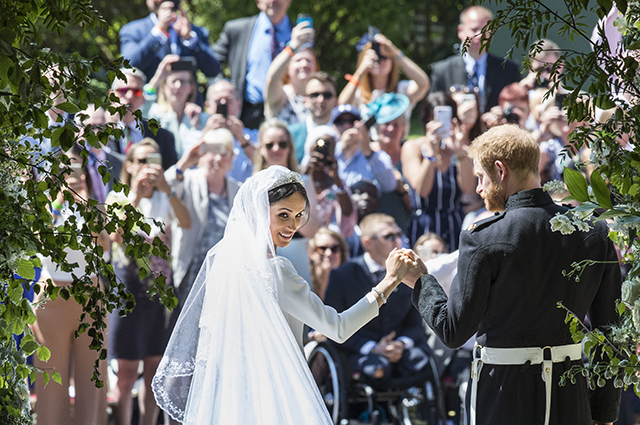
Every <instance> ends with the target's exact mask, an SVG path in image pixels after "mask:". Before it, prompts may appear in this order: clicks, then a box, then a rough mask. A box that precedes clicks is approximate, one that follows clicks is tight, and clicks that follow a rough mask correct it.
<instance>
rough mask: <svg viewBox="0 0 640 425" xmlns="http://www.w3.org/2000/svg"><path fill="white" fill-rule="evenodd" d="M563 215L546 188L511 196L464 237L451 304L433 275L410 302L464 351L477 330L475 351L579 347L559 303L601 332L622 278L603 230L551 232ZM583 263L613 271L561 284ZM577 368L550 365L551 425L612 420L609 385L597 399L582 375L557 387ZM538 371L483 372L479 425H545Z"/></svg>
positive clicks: (504, 368) (591, 270)
mask: <svg viewBox="0 0 640 425" xmlns="http://www.w3.org/2000/svg"><path fill="white" fill-rule="evenodd" d="M565 211H566V208H564V207H560V206H557V205H556V204H554V203H553V201H552V199H551V197H550V196H549V195H548V194H547V193H545V192H543V191H542V189H532V190H525V191H521V192H518V193H516V194H514V195H512V196H510V197H509V199H508V200H507V203H506V210H505V211H504V212H502V213H500V214H497V215H496V216H494V217H490V218H488V219H486V220H483V221H480V222H478V223H477V224H476V225H474V226H471V227H470V228H469V229H467V230H466V231H463V232H462V234H461V237H460V257H459V262H458V275H457V276H456V278H455V279H454V281H453V284H452V286H451V293H450V296H449V297H448V298H447V295H446V294H445V292H444V291H443V290H442V288H441V287H440V285H439V284H438V282H437V281H436V279H435V278H434V277H433V276H431V275H425V276H422V277H421V278H420V280H419V281H418V282H417V283H416V286H415V289H414V292H413V300H412V301H413V304H414V306H415V307H416V308H417V309H418V310H419V311H420V313H421V315H422V317H423V318H424V319H425V320H426V322H427V323H428V324H429V326H430V327H431V328H432V329H433V330H434V331H435V332H436V334H437V335H438V336H439V338H440V339H441V340H442V341H443V342H444V343H445V344H446V345H447V346H449V347H458V346H460V345H462V344H463V343H464V342H465V341H466V340H467V339H468V338H469V337H470V336H472V335H473V334H474V333H476V332H477V343H478V345H480V346H484V347H492V348H493V347H496V348H513V347H546V346H562V345H567V344H573V341H572V339H571V335H570V332H569V329H568V325H566V324H565V321H564V319H565V315H566V312H565V311H564V310H562V309H559V308H558V306H557V303H558V301H562V302H563V304H564V305H565V306H567V307H568V308H569V309H571V311H573V312H574V313H575V314H576V315H577V316H578V317H581V318H582V317H585V315H588V316H589V321H590V322H591V324H592V326H593V327H598V328H599V329H602V330H604V328H606V325H607V324H610V323H613V322H615V321H616V320H617V319H618V315H617V312H616V308H615V301H616V299H619V298H620V287H621V276H620V269H619V266H618V264H617V263H616V261H617V257H616V253H615V249H614V246H613V243H612V242H611V240H609V238H608V229H607V226H606V225H605V224H604V223H602V222H598V223H596V224H595V228H594V229H592V230H590V231H588V232H581V231H575V232H573V233H572V234H570V235H562V234H561V233H560V232H553V231H551V225H550V224H549V220H550V219H551V218H552V217H554V216H555V215H556V214H557V213H563V212H565ZM585 259H593V260H606V261H611V262H612V263H609V264H603V263H599V264H595V265H592V266H588V267H586V268H585V269H584V270H583V271H582V274H580V277H579V281H576V279H575V276H576V275H574V276H572V277H570V278H569V277H565V276H563V273H562V272H563V270H564V271H567V272H570V271H571V270H572V266H571V264H572V263H573V262H579V261H581V260H585ZM578 350H579V348H578ZM563 358H564V357H563ZM578 358H579V353H578ZM574 364H580V361H579V360H578V361H571V360H570V359H568V358H564V361H562V362H560V363H554V364H553V367H552V375H553V376H552V380H551V383H552V386H551V387H550V388H551V400H552V401H551V404H550V421H549V423H550V424H557V425H567V424H580V425H582V424H584V425H591V424H592V418H593V420H597V421H602V422H613V421H615V420H616V418H617V414H618V406H619V400H620V391H619V390H616V389H615V388H613V385H611V383H610V382H609V383H608V384H607V385H606V386H605V387H604V388H598V389H597V390H596V391H594V392H593V393H592V394H590V393H589V390H588V389H587V385H586V381H585V379H584V378H582V377H580V378H579V379H578V382H577V383H576V384H574V385H572V384H571V383H568V384H567V385H565V386H564V387H559V386H558V380H559V377H560V375H561V374H562V373H563V372H564V371H566V370H568V369H569V368H570V367H571V365H574ZM541 372H542V366H541V364H531V363H526V362H525V364H518V365H496V364H484V365H483V367H482V370H481V372H480V374H479V376H480V379H479V381H478V384H477V385H478V387H477V402H476V412H477V413H476V423H477V424H479V425H480V424H492V425H497V424H509V425H511V424H519V425H526V424H531V425H534V424H535V425H542V424H544V422H545V414H546V395H545V394H546V393H545V391H546V387H545V382H544V381H543V379H542V378H541ZM469 388H472V381H470V383H469ZM470 393H471V391H467V409H466V410H467V415H469V410H470V409H469V404H470V396H471V394H470ZM467 419H468V418H467ZM467 423H469V422H467Z"/></svg>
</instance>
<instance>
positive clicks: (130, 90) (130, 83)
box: [107, 68, 178, 170]
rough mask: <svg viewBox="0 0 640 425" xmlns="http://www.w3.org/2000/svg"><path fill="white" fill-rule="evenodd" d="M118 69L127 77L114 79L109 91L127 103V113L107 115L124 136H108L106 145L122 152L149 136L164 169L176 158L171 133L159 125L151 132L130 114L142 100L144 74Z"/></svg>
mask: <svg viewBox="0 0 640 425" xmlns="http://www.w3.org/2000/svg"><path fill="white" fill-rule="evenodd" d="M120 71H121V72H122V73H123V74H124V75H125V78H126V80H120V79H115V80H113V84H112V85H111V90H110V93H113V94H115V95H116V97H117V98H118V99H119V101H120V103H121V104H122V105H126V106H127V113H126V114H125V115H124V116H123V117H120V116H119V115H117V114H116V115H110V116H108V118H107V119H108V121H110V122H117V123H118V124H119V125H120V126H121V128H122V129H123V130H124V136H123V137H122V138H120V140H114V139H112V140H110V141H109V143H108V144H107V149H110V150H111V151H113V152H116V153H118V154H120V155H123V156H124V155H125V154H126V153H127V151H128V150H129V148H130V147H131V146H132V145H133V144H134V143H138V142H139V141H141V140H142V139H143V138H145V137H150V138H152V139H153V140H154V141H155V142H156V143H157V144H158V146H159V147H160V155H162V168H164V169H165V170H166V169H168V168H169V167H171V166H172V165H173V164H175V163H176V162H177V161H178V154H177V153H176V145H175V139H174V137H173V134H172V133H171V132H169V131H167V130H164V129H162V128H160V129H158V133H157V134H153V132H152V131H151V130H149V124H148V122H147V121H146V120H142V122H141V123H138V121H137V120H136V119H135V116H134V115H133V112H135V111H137V110H139V109H140V108H142V106H143V105H144V103H145V98H144V96H143V87H144V83H145V82H146V80H147V77H146V76H145V75H144V73H143V72H142V71H140V70H139V69H136V68H133V69H125V68H123V69H121V70H120Z"/></svg>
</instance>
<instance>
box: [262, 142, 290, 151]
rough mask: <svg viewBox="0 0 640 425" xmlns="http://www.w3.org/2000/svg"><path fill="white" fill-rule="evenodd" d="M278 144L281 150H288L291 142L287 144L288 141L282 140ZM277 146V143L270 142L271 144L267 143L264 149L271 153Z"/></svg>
mask: <svg viewBox="0 0 640 425" xmlns="http://www.w3.org/2000/svg"><path fill="white" fill-rule="evenodd" d="M277 143H278V147H279V148H280V149H287V148H288V147H289V142H287V141H286V140H280V141H279V142H277ZM275 145H276V142H269V143H265V144H264V147H265V148H267V150H268V151H270V150H271V149H273V147H274V146H275Z"/></svg>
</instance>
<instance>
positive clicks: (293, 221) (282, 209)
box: [269, 192, 306, 248]
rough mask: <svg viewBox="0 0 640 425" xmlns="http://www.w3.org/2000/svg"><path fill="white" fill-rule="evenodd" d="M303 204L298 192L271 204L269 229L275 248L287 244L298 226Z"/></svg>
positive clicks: (302, 212) (302, 198) (303, 209)
mask: <svg viewBox="0 0 640 425" xmlns="http://www.w3.org/2000/svg"><path fill="white" fill-rule="evenodd" d="M305 206H306V202H305V199H304V196H302V194H301V193H299V192H295V193H293V194H292V195H291V196H289V197H288V198H284V199H282V200H280V201H278V202H275V203H273V204H271V206H270V211H269V212H270V224H269V230H270V231H271V238H272V239H273V244H274V245H275V246H276V248H277V247H280V248H284V247H285V246H287V245H289V243H290V242H291V239H292V238H293V234H294V233H295V232H296V230H298V228H299V227H300V224H301V222H302V218H303V217H304V211H305Z"/></svg>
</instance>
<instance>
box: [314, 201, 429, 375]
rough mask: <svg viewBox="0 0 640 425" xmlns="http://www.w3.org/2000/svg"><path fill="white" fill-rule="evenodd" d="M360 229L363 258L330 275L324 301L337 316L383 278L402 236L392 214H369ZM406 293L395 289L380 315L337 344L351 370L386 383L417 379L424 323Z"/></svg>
mask: <svg viewBox="0 0 640 425" xmlns="http://www.w3.org/2000/svg"><path fill="white" fill-rule="evenodd" d="M360 229H361V231H362V236H361V240H362V246H363V247H364V251H365V253H364V255H362V256H360V257H356V258H354V259H352V260H350V261H348V262H347V263H344V264H343V265H342V266H340V267H339V268H338V269H336V270H334V271H332V272H331V275H330V277H329V286H328V287H327V292H326V295H325V303H326V304H327V305H330V306H333V307H334V308H335V309H336V310H337V311H338V312H341V311H344V310H346V309H347V308H348V307H349V306H350V305H351V304H349V303H353V302H354V300H356V301H357V300H358V299H359V298H361V297H362V296H363V295H364V294H366V293H367V292H368V291H370V290H371V287H373V286H375V285H376V284H377V283H378V282H380V280H382V278H383V277H384V274H385V260H386V258H387V256H388V255H389V253H390V252H391V251H393V250H394V249H397V248H401V247H402V237H403V235H402V232H401V231H400V228H399V227H398V225H397V224H396V222H395V220H394V219H393V217H391V216H388V215H386V214H379V213H374V214H369V215H367V216H365V217H364V218H363V219H362V221H361V222H360ZM407 289H408V288H405V287H404V285H401V286H399V287H398V288H397V289H396V291H395V292H394V294H393V297H390V298H389V301H388V302H387V305H386V306H385V307H383V308H381V309H380V314H379V316H378V317H376V318H375V319H373V320H372V321H371V322H369V323H368V324H366V325H365V326H364V327H362V328H361V329H360V330H359V331H358V332H356V333H355V334H354V335H353V336H352V337H351V338H349V339H348V340H347V341H346V342H345V343H343V344H341V345H340V346H339V348H340V349H341V350H342V351H344V352H345V354H346V355H347V358H348V361H349V365H350V367H351V370H352V372H359V373H363V374H365V375H366V376H368V377H370V378H373V379H377V380H380V381H384V380H387V379H390V378H391V377H392V376H393V377H398V376H411V375H415V374H416V373H417V372H419V371H421V370H422V369H423V368H424V367H427V366H428V364H429V363H428V354H427V353H428V352H429V348H428V345H427V341H426V338H425V333H424V328H423V326H422V319H421V318H420V315H419V314H416V311H415V309H413V308H411V291H407ZM412 310H413V311H412Z"/></svg>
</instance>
